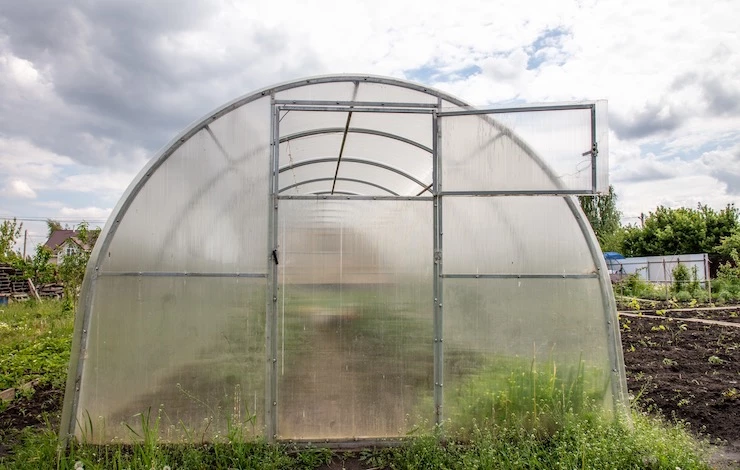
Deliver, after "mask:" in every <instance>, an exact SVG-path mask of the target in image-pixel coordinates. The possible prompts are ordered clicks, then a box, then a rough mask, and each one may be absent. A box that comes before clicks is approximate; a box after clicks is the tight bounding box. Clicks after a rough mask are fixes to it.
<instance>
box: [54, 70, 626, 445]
mask: <svg viewBox="0 0 740 470" xmlns="http://www.w3.org/2000/svg"><path fill="white" fill-rule="evenodd" d="M607 155H608V149H607V125H606V109H605V103H603V102H586V103H572V104H562V105H544V106H522V107H512V108H507V109H504V108H497V109H481V108H473V107H470V106H468V105H467V104H466V103H464V102H462V101H461V100H459V99H457V98H455V97H453V96H450V95H448V94H446V93H442V92H440V91H437V90H434V89H431V88H428V87H425V86H422V85H419V84H415V83H410V82H406V81H401V80H396V79H390V78H384V77H375V76H355V75H337V76H326V77H317V78H310V79H304V80H298V81H293V82H290V83H285V84H281V85H276V86H273V87H269V88H266V89H263V90H261V91H258V92H256V93H252V94H249V95H246V96H243V97H241V98H238V99H236V100H234V101H232V102H231V103H228V104H226V105H224V106H223V107H221V108H219V109H218V110H216V111H214V112H213V113H211V114H209V115H207V116H206V117H205V118H203V119H202V120H200V121H198V122H197V123H195V124H193V125H191V126H190V127H189V128H188V129H186V130H185V131H184V132H182V133H181V134H180V135H179V136H178V137H176V138H175V139H174V140H173V141H172V142H171V143H170V144H169V145H167V146H166V147H165V148H164V149H163V150H162V151H161V152H160V153H159V154H158V155H157V156H156V157H155V158H153V159H152V160H151V162H150V163H149V164H148V165H147V166H146V168H144V169H143V170H142V171H141V173H140V174H139V175H138V176H137V177H136V179H135V180H134V181H133V183H131V185H130V186H129V188H128V190H127V191H126V193H125V194H124V195H123V197H122V198H121V200H120V202H119V203H118V205H117V207H116V208H115V210H114V211H113V213H112V215H111V217H110V219H109V220H108V223H107V224H106V226H105V228H104V229H103V231H102V234H101V235H100V237H99V240H98V243H97V244H96V246H95V249H94V251H93V253H92V256H91V259H90V263H89V265H88V267H87V274H86V277H85V282H84V285H83V288H82V293H81V300H80V308H79V311H78V313H77V318H76V324H75V336H74V344H73V350H72V360H71V365H70V374H69V380H68V384H67V390H66V396H65V403H64V413H63V417H62V431H61V436H62V438H63V439H66V438H67V437H68V436H74V437H76V438H77V439H81V440H86V441H87V442H92V443H100V444H102V443H108V442H115V441H124V442H127V441H131V440H135V439H137V437H136V436H137V435H136V434H134V433H133V431H137V430H138V431H140V430H141V428H142V426H146V425H147V423H149V426H153V427H152V429H155V430H156V433H158V435H159V437H160V438H161V439H162V440H164V441H168V442H182V441H184V440H187V439H189V438H191V437H192V436H193V435H195V436H198V439H199V440H200V439H201V438H202V439H205V440H218V439H219V438H220V437H221V436H225V435H227V434H228V433H233V432H234V431H238V432H239V433H240V435H245V436H254V437H264V438H265V439H267V440H268V441H276V440H277V441H312V442H317V441H329V442H338V443H341V442H346V441H358V440H383V439H393V438H398V437H402V436H406V435H407V434H409V433H411V432H424V431H430V430H432V428H433V427H434V426H435V425H437V424H442V425H443V429H460V428H465V427H466V426H470V425H471V423H473V422H478V423H483V422H486V421H488V420H496V419H498V418H497V417H500V416H504V417H505V418H506V417H507V416H509V417H511V416H514V417H517V416H518V417H519V418H520V419H521V420H522V422H526V421H527V420H532V419H540V418H541V417H546V415H547V414H548V413H556V412H557V410H556V408H558V407H559V408H568V409H579V408H580V407H582V406H586V405H585V403H590V404H592V405H593V406H597V407H599V408H602V409H605V410H610V409H613V407H615V406H619V405H620V404H622V403H623V402H624V396H625V391H626V385H625V378H624V365H623V360H622V354H621V349H620V340H619V330H618V328H617V326H618V324H617V317H616V309H615V305H614V300H613V295H612V291H611V285H610V282H609V276H608V273H607V271H606V267H605V264H604V260H603V257H602V254H601V251H600V249H599V246H598V242H597V241H596V238H595V237H594V234H593V232H592V230H591V228H590V226H589V223H588V220H586V218H585V217H584V214H583V213H582V211H581V209H580V206H579V204H578V201H577V199H576V198H575V195H577V194H596V193H599V192H601V191H603V190H605V189H606V188H607V185H608V183H607V170H608V161H607ZM543 390H544V392H543ZM543 393H550V394H552V403H549V405H548V404H547V403H545V402H541V400H542V399H543V396H542V394H543ZM538 394H539V395H538ZM533 395H534V396H533ZM538 400H540V401H538ZM543 403H544V405H543ZM538 406H539V407H540V408H539V409H537V407H538ZM138 431H137V433H138V434H139V435H140V433H139V432H138Z"/></svg>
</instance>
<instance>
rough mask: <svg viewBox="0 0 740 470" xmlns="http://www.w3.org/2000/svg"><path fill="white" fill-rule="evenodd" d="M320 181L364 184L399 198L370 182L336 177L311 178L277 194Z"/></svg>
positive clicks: (395, 193) (289, 186) (282, 189)
mask: <svg viewBox="0 0 740 470" xmlns="http://www.w3.org/2000/svg"><path fill="white" fill-rule="evenodd" d="M322 181H349V182H351V183H360V184H366V185H368V186H372V187H374V188H378V189H380V190H383V191H385V192H386V193H388V194H390V195H391V196H399V194H398V193H397V192H394V191H391V190H390V189H388V188H386V187H385V186H382V185H380V184H376V183H371V182H370V181H365V180H358V179H356V178H342V177H337V176H335V177H333V178H313V179H310V180H303V181H300V182H298V183H293V184H291V185H288V186H286V187H284V188H280V191H279V192H280V193H282V192H285V191H287V190H289V189H293V188H296V187H298V186H301V185H304V184H311V183H320V182H322Z"/></svg>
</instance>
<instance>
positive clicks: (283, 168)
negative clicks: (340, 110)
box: [279, 157, 431, 192]
mask: <svg viewBox="0 0 740 470" xmlns="http://www.w3.org/2000/svg"><path fill="white" fill-rule="evenodd" d="M336 161H337V159H336V158H333V157H328V158H312V159H309V160H302V161H300V162H298V163H293V164H292V165H285V166H281V167H280V170H279V172H280V173H282V172H284V171H288V170H292V169H294V168H299V167H302V166H306V165H314V164H316V163H334V162H336ZM342 161H345V162H349V163H359V164H361V165H372V166H376V167H378V168H382V169H384V170H388V171H392V172H393V173H396V174H398V175H401V176H403V177H404V178H406V179H408V180H410V181H413V182H414V183H416V184H418V185H419V186H421V187H422V188H424V189H425V190H426V191H430V192H431V189H428V188H427V185H426V184H425V183H422V182H421V181H419V180H418V179H416V178H414V177H413V176H411V175H410V174H408V173H406V172H405V171H401V170H399V169H398V168H394V167H392V166H389V165H386V164H384V163H380V162H375V161H372V160H365V159H363V158H349V157H348V158H343V159H342ZM332 179H334V178H332Z"/></svg>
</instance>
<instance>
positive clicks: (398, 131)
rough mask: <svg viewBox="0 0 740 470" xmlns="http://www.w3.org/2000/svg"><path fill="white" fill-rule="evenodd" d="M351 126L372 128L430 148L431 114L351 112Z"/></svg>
mask: <svg viewBox="0 0 740 470" xmlns="http://www.w3.org/2000/svg"><path fill="white" fill-rule="evenodd" d="M350 125H351V127H359V128H362V129H374V130H377V131H381V132H386V133H389V134H393V135H397V136H400V137H403V138H405V139H408V140H412V141H414V142H417V143H419V144H421V145H423V146H425V147H427V148H430V149H431V148H432V146H433V144H432V140H433V139H432V138H433V135H432V115H431V114H397V113H352V121H351V123H350Z"/></svg>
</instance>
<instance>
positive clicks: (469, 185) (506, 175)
mask: <svg viewBox="0 0 740 470" xmlns="http://www.w3.org/2000/svg"><path fill="white" fill-rule="evenodd" d="M440 128H441V133H442V138H441V161H442V170H443V177H442V181H443V189H444V190H445V191H470V190H475V191H506V190H509V191H519V190H531V191H537V190H544V191H553V190H568V191H583V192H591V191H592V189H593V184H594V181H593V178H592V166H591V154H590V150H591V137H592V136H591V131H592V129H591V110H590V109H579V110H558V111H531V112H516V113H507V114H476V115H462V116H442V117H440ZM600 171H608V168H603V169H600Z"/></svg>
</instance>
